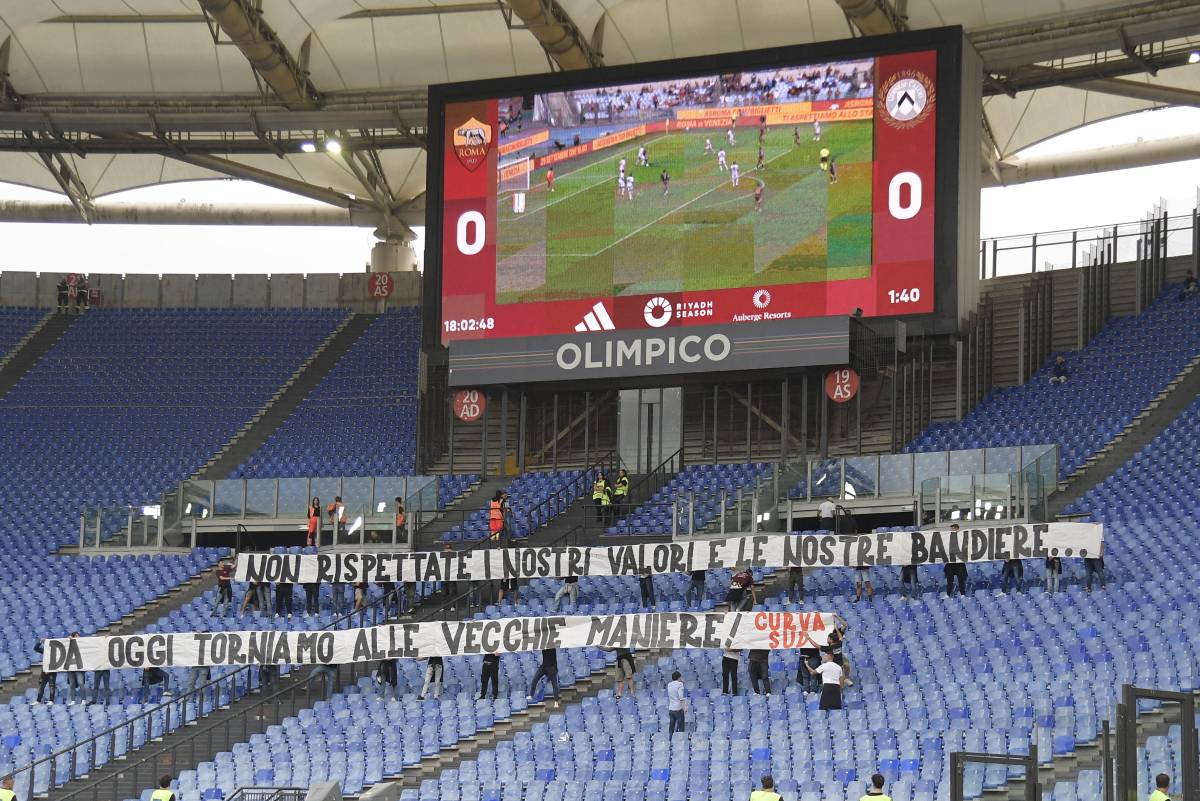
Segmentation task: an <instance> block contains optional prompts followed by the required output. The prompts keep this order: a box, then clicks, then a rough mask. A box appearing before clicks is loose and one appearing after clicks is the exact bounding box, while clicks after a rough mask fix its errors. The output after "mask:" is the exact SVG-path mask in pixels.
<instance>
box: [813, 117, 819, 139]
mask: <svg viewBox="0 0 1200 801" xmlns="http://www.w3.org/2000/svg"><path fill="white" fill-rule="evenodd" d="M813 141H814V142H820V141H821V121H820V120H813Z"/></svg>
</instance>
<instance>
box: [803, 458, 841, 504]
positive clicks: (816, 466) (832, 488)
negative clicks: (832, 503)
mask: <svg viewBox="0 0 1200 801" xmlns="http://www.w3.org/2000/svg"><path fill="white" fill-rule="evenodd" d="M809 475H810V476H812V496H813V497H814V498H840V497H841V496H842V489H843V488H842V460H841V459H814V460H813V461H812V466H811V468H810V470H809Z"/></svg>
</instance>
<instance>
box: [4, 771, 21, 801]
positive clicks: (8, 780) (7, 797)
mask: <svg viewBox="0 0 1200 801" xmlns="http://www.w3.org/2000/svg"><path fill="white" fill-rule="evenodd" d="M16 797H17V794H16V793H14V792H13V777H12V775H11V774H10V775H8V776H5V777H4V780H3V781H0V801H14V799H15V798H16Z"/></svg>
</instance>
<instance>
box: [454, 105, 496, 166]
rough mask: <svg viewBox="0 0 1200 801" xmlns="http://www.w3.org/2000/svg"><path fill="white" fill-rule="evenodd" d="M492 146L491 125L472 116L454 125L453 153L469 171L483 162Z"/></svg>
mask: <svg viewBox="0 0 1200 801" xmlns="http://www.w3.org/2000/svg"><path fill="white" fill-rule="evenodd" d="M491 147H492V126H490V125H488V124H487V123H484V122H480V121H479V120H477V119H475V118H474V117H472V118H471V119H469V120H467V121H466V122H464V123H463V124H462V125H456V126H455V127H454V154H455V155H456V156H458V161H459V163H460V164H462V165H463V166H464V167H466V168H467V170H469V171H470V172H475V169H476V168H477V167H478V166H479V165H480V164H482V163H483V160H484V159H485V158H487V154H488V150H490V149H491Z"/></svg>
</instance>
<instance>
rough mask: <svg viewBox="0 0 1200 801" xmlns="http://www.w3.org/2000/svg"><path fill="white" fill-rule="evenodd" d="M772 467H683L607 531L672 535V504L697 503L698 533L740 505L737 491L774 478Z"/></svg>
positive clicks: (713, 465) (752, 465) (616, 533)
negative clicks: (664, 484)
mask: <svg viewBox="0 0 1200 801" xmlns="http://www.w3.org/2000/svg"><path fill="white" fill-rule="evenodd" d="M771 470H772V466H771V465H770V464H767V463H766V462H754V463H751V464H706V465H690V466H688V467H685V468H683V469H682V470H680V471H679V473H677V474H676V475H675V477H674V478H672V479H671V480H670V481H669V482H668V483H667V485H666V486H665V487H663V488H662V489H660V490H659V491H657V492H655V493H654V495H652V496H651V497H650V499H649V500H647V501H646V502H645V503H644V504H642V505H641V506H639V507H638V508H636V509H634V510H633V512H632V513H630V514H628V515H626V516H625V517H624V518H622V519H621V520H619V521H618V522H617V524H616V525H615V526H611V527H609V529H608V533H609V534H615V535H629V534H670V533H671V514H672V503H673V502H674V501H679V502H680V503H681V504H685V505H686V504H687V503H688V502H689V501H691V500H693V499H694V500H695V504H696V505H695V516H694V519H693V525H694V526H695V529H696V530H697V531H699V530H700V529H703V528H704V527H705V526H707V525H709V524H710V523H712V522H713V521H714V520H716V519H717V517H718V516H719V515H720V514H722V512H723V511H724V510H725V509H727V508H729V507H731V506H733V505H734V504H735V503H737V499H738V490H739V489H741V490H753V489H754V487H755V484H756V482H759V481H767V480H769V479H770V478H771Z"/></svg>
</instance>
